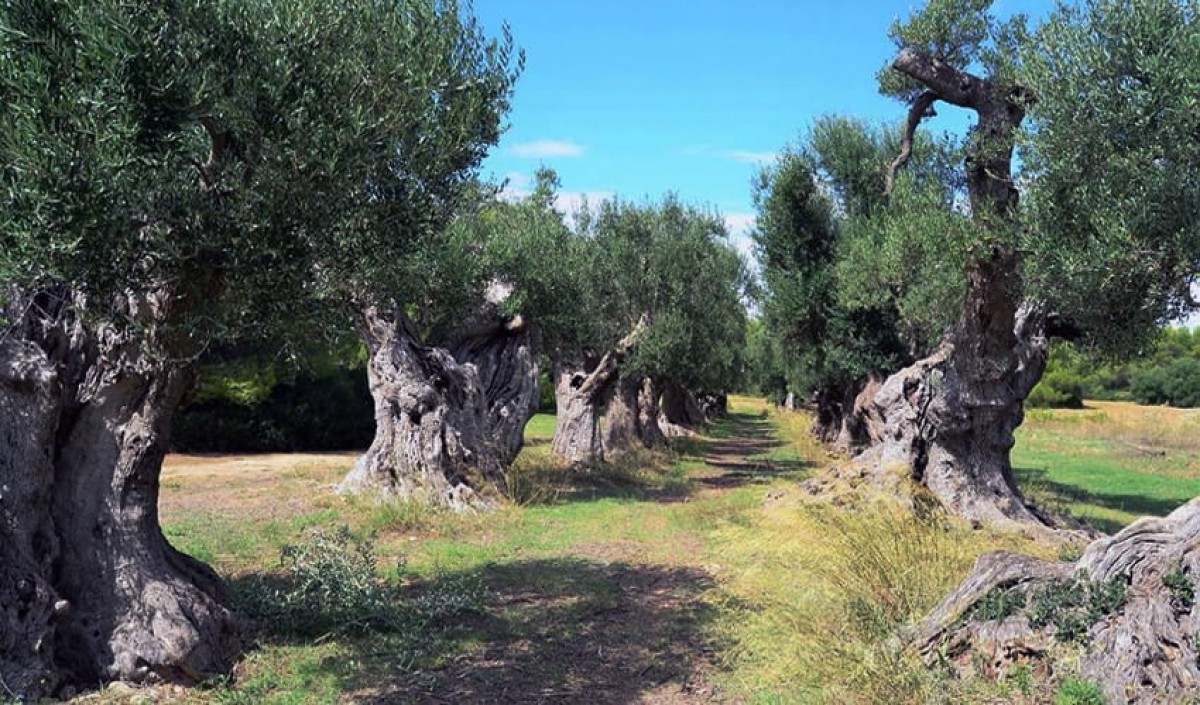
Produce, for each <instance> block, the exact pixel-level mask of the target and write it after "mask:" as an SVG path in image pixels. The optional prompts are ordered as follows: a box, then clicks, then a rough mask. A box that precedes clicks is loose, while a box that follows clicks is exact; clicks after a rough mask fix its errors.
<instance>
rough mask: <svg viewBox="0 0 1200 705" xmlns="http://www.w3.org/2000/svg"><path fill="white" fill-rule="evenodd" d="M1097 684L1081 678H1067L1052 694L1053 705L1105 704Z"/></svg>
mask: <svg viewBox="0 0 1200 705" xmlns="http://www.w3.org/2000/svg"><path fill="white" fill-rule="evenodd" d="M1107 704H1108V699H1107V698H1105V697H1104V691H1103V690H1101V689H1100V686H1099V685H1096V684H1095V683H1093V682H1091V681H1089V680H1085V679H1083V678H1068V679H1067V680H1065V681H1063V683H1062V685H1060V686H1059V687H1058V692H1056V693H1055V694H1054V705H1107Z"/></svg>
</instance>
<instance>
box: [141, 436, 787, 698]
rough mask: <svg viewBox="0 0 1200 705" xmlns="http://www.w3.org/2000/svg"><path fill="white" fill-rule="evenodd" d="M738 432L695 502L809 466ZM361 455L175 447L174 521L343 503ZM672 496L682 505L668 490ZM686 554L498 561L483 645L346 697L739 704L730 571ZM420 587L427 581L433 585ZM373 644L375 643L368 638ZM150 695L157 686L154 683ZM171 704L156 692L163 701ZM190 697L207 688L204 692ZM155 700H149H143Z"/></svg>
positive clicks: (374, 679) (584, 548) (354, 688)
mask: <svg viewBox="0 0 1200 705" xmlns="http://www.w3.org/2000/svg"><path fill="white" fill-rule="evenodd" d="M724 428H725V429H726V430H728V431H729V432H730V434H729V437H726V438H716V439H713V438H700V439H698V440H696V441H693V442H699V443H701V444H703V445H702V457H703V458H704V461H705V466H704V467H703V468H698V469H697V470H695V472H694V474H693V478H694V479H695V480H696V482H697V484H696V486H695V490H694V491H693V492H691V493H690V498H691V499H692V500H697V499H700V498H702V497H711V496H712V495H714V494H722V493H725V492H729V491H731V490H732V489H733V488H736V487H739V486H742V485H745V484H747V483H755V482H766V481H768V478H769V477H771V476H777V475H779V474H781V473H786V472H791V471H795V470H796V469H798V467H800V466H802V465H803V464H802V463H797V462H794V461H793V462H788V461H770V460H764V459H761V458H758V457H756V456H762V455H764V454H767V453H769V452H770V451H771V450H772V449H774V448H776V447H778V446H779V445H780V443H779V441H777V440H776V439H775V437H774V429H773V427H772V425H771V424H770V422H769V421H767V420H766V418H765V417H762V416H760V415H758V414H735V415H733V416H732V417H731V420H730V422H729V423H727V424H725V426H724ZM355 456H356V454H355V453H322V454H264V455H251V456H215V455H172V456H170V457H169V458H168V459H167V462H166V465H165V468H164V472H163V476H162V478H163V488H164V489H163V493H162V500H161V509H162V513H163V516H164V519H166V520H167V521H169V517H171V516H173V515H174V516H179V515H181V514H186V513H188V512H190V511H209V512H213V511H217V512H221V513H228V514H230V515H232V516H237V515H240V516H246V515H247V513H252V514H253V515H254V516H260V517H262V516H276V515H277V516H287V515H295V514H297V513H302V512H311V511H314V510H317V509H320V508H322V507H325V506H330V503H331V499H330V497H331V489H332V488H333V486H334V485H335V484H336V483H337V482H338V480H339V479H340V478H341V477H342V476H343V475H344V473H345V472H346V470H347V468H348V467H349V466H350V465H351V464H352V463H353V461H354V458H355ZM664 501H668V502H670V501H677V499H676V500H671V499H664ZM673 541H674V544H673V545H674V546H676V549H675V550H676V551H677V553H678V556H677V558H673V559H671V560H667V561H658V562H650V561H648V560H647V555H646V554H647V551H646V547H645V546H644V545H641V544H639V542H637V541H629V540H616V539H614V540H612V541H604V540H603V539H598V540H597V541H595V542H591V543H585V544H582V545H579V546H577V547H576V548H575V551H574V553H573V555H571V556H569V557H555V558H540V559H529V560H518V561H516V562H505V563H503V564H489V565H488V566H485V567H484V568H483V569H482V570H481V571H480V572H479V574H478V576H477V577H478V578H480V579H481V580H482V582H483V583H484V584H485V586H486V587H487V589H488V590H489V592H490V593H491V594H492V595H493V598H492V599H490V600H489V610H488V615H487V616H483V617H478V618H476V623H473V624H467V625H463V628H464V629H466V630H468V631H470V632H473V633H475V634H477V635H481V636H482V638H480V639H478V641H477V645H476V646H474V647H472V648H468V649H466V650H465V651H462V652H459V653H458V654H457V655H456V656H453V657H451V658H448V659H447V660H446V661H444V662H442V663H440V664H438V666H437V667H435V668H432V669H424V670H421V671H418V672H416V673H402V672H388V671H387V670H385V669H386V667H387V664H388V662H387V659H382V660H380V659H370V658H367V659H365V661H366V662H371V661H374V662H375V664H376V665H375V666H370V665H368V664H367V663H364V664H363V665H364V670H363V672H362V673H360V674H358V675H357V676H356V677H354V678H353V679H352V680H351V682H349V683H347V690H348V692H347V693H346V695H345V698H344V701H345V702H352V703H376V704H385V703H430V704H433V705H437V704H443V703H446V704H448V703H454V704H456V705H457V704H463V705H467V704H476V703H478V704H485V703H486V704H498V705H499V704H509V703H512V704H514V705H515V704H517V703H521V704H536V703H594V704H596V705H625V704H630V705H632V704H634V703H654V704H662V705H700V704H707V703H730V702H739V701H738V700H736V699H733V698H731V697H730V696H729V695H728V694H726V693H723V692H722V691H721V689H720V688H719V687H718V686H716V685H715V684H714V683H713V679H712V677H711V676H712V675H713V674H714V672H715V671H716V670H717V669H719V668H720V664H719V662H718V659H717V657H716V651H717V645H715V644H714V643H712V637H711V634H710V632H709V630H707V629H706V624H707V623H708V621H709V620H710V619H711V618H712V616H713V614H714V610H715V607H714V605H713V604H712V600H711V595H712V591H713V589H714V588H715V586H716V577H715V576H714V575H713V574H712V573H711V572H710V571H709V570H708V569H707V568H706V567H705V566H703V565H698V563H699V560H698V559H699V558H700V556H702V553H703V548H704V545H705V542H704V537H703V534H702V533H701V532H700V531H696V532H695V533H694V535H693V534H692V533H686V534H685V535H683V536H680V537H677V538H676V539H673ZM419 588H420V586H416V589H419ZM360 646H362V647H363V648H364V649H368V648H371V647H370V645H366V644H364V645H360ZM140 693H141V697H143V698H144V697H145V696H146V695H150V694H149V693H146V692H145V691H140ZM158 695H165V696H166V697H165V698H163V700H158V699H157V698H156V697H155V696H154V695H151V698H150V701H155V702H166V701H173V700H174V697H172V695H170V694H167V693H161V694H158ZM189 695H190V697H189V698H188V700H189V701H191V702H195V700H193V698H195V697H196V695H197V693H194V692H193V693H190V694H189ZM143 701H145V700H143Z"/></svg>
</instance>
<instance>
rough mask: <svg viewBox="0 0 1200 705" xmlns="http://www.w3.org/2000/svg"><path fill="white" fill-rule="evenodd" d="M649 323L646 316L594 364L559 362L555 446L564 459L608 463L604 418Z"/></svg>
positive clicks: (555, 372) (579, 462)
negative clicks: (628, 359)
mask: <svg viewBox="0 0 1200 705" xmlns="http://www.w3.org/2000/svg"><path fill="white" fill-rule="evenodd" d="M648 325H649V321H648V319H647V318H646V317H645V316H642V317H641V318H640V319H639V320H638V322H637V324H636V325H634V327H633V329H632V330H631V331H630V332H629V334H628V335H626V336H625V337H624V338H622V339H621V340H620V341H618V342H617V344H616V345H614V346H613V348H612V349H611V350H609V351H608V352H606V353H605V354H604V355H603V356H601V357H600V358H599V359H597V360H596V361H595V363H594V364H591V365H588V364H587V363H586V362H583V363H581V362H574V361H569V360H565V359H561V358H560V359H558V360H556V361H555V363H554V394H555V400H556V402H557V407H558V416H557V419H556V423H555V427H554V440H553V441H552V442H551V448H552V449H553V450H554V453H555V454H556V455H558V456H559V457H560V458H563V459H564V460H567V461H568V462H570V463H573V464H590V463H602V462H604V460H605V451H606V445H605V443H604V438H603V435H602V432H601V424H600V419H601V416H602V415H603V414H605V413H606V409H607V407H608V406H609V405H610V404H611V401H612V398H613V395H614V393H615V383H616V381H617V378H618V376H619V374H620V368H621V363H622V361H624V359H625V356H626V355H627V354H628V353H629V350H630V349H631V348H632V347H633V346H634V345H635V344H637V341H638V339H639V338H641V336H642V334H643V333H644V332H645V330H646V327H647V326H648Z"/></svg>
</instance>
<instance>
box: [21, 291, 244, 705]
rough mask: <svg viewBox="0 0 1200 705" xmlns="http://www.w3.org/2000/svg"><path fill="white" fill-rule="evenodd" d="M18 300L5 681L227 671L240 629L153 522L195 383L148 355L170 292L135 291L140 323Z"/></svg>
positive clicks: (219, 586)
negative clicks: (181, 410)
mask: <svg viewBox="0 0 1200 705" xmlns="http://www.w3.org/2000/svg"><path fill="white" fill-rule="evenodd" d="M14 299H15V300H10V302H9V303H10V305H12V306H13V309H12V310H13V315H11V316H10V320H12V321H15V322H16V325H15V327H14V328H13V329H12V330H10V331H9V333H8V336H7V339H6V340H5V342H4V344H3V346H0V352H2V354H3V356H4V362H3V364H0V436H2V437H3V438H4V439H5V441H7V442H6V443H5V446H4V448H3V450H0V488H2V489H0V492H2V493H3V497H2V498H0V513H2V515H3V520H4V521H3V529H2V531H3V532H4V533H5V534H6V535H5V536H4V539H5V540H4V542H3V546H4V548H3V549H0V552H3V553H4V556H5V559H6V560H4V562H3V563H2V564H0V586H4V587H0V594H4V600H3V612H4V616H5V619H6V621H7V624H6V629H5V631H4V634H3V635H2V636H0V643H3V644H4V646H5V647H6V648H5V649H4V650H3V652H0V653H2V654H3V655H2V656H0V669H2V671H0V676H2V677H3V679H4V682H5V686H6V687H7V688H8V689H10V690H13V691H14V692H17V691H20V693H21V694H22V695H23V696H25V697H28V698H30V699H33V698H36V697H39V696H42V695H46V694H48V693H53V692H54V691H56V690H59V689H61V688H73V687H75V686H80V685H82V686H92V685H95V684H97V683H103V682H107V681H110V680H125V681H133V682H158V681H170V682H178V683H195V682H197V681H199V680H201V679H204V678H207V677H211V676H214V675H217V674H221V673H227V672H228V671H229V669H230V667H231V665H232V658H233V657H234V656H235V655H236V653H237V651H238V648H239V646H240V640H239V635H238V631H237V629H236V626H235V624H234V620H233V617H232V614H231V612H230V610H229V608H228V595H227V593H226V590H225V587H224V584H223V583H222V582H221V580H220V578H218V577H217V575H216V573H214V572H213V571H212V570H211V569H210V568H208V567H207V566H205V565H204V564H202V563H200V562H199V561H196V560H194V559H192V558H190V557H188V556H186V555H184V554H182V553H179V552H178V551H176V550H175V549H173V548H172V547H171V546H170V544H169V543H168V542H167V540H166V539H165V538H164V536H163V534H162V531H161V529H160V527H159V523H158V487H159V485H158V481H159V473H160V472H161V468H162V460H163V457H164V455H165V453H166V449H167V444H168V435H169V431H170V423H171V419H172V417H173V415H174V413H175V411H176V409H177V408H178V407H179V405H180V402H181V401H182V399H183V396H184V394H185V392H186V391H187V389H188V388H189V386H190V385H191V383H192V380H193V376H192V374H191V372H190V371H189V370H186V369H181V368H179V367H177V366H173V365H171V364H169V363H166V362H160V361H158V360H155V359H153V358H151V356H150V355H149V354H148V353H147V349H148V345H149V339H151V338H153V337H154V336H155V335H156V333H155V330H154V326H155V325H156V324H158V323H160V322H161V321H162V320H165V316H166V311H165V308H166V306H165V304H164V303H163V302H164V301H166V299H162V300H155V299H154V298H153V297H139V298H133V297H131V298H130V301H129V307H128V314H129V316H130V317H131V318H132V319H133V320H136V321H140V322H142V323H143V324H144V325H145V326H146V328H145V329H144V330H143V331H141V332H140V333H138V334H136V335H135V334H132V333H129V332H127V331H118V330H116V329H112V328H101V329H98V330H94V329H90V328H88V327H85V326H84V325H83V324H82V323H81V322H79V321H78V320H76V319H75V317H74V313H73V311H72V310H71V306H70V304H69V303H68V302H65V301H63V300H62V299H54V298H52V297H49V296H39V297H36V298H29V297H20V296H17V297H14ZM17 306H20V307H21V308H20V309H17V308H16V307H17ZM8 592H11V593H12V594H11V597H12V598H15V599H11V600H10V595H9V594H7V593H8ZM60 692H61V691H60Z"/></svg>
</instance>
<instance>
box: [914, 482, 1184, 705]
mask: <svg viewBox="0 0 1200 705" xmlns="http://www.w3.org/2000/svg"><path fill="white" fill-rule="evenodd" d="M1198 579H1200V500H1192V501H1191V502H1190V503H1188V504H1186V505H1184V506H1182V507H1180V508H1179V509H1176V510H1175V511H1174V512H1172V513H1171V514H1170V515H1169V516H1167V517H1165V518H1157V517H1151V518H1143V519H1140V520H1138V521H1136V522H1134V523H1133V524H1130V525H1129V526H1127V527H1126V528H1125V529H1123V530H1122V531H1121V532H1119V533H1118V534H1116V535H1115V536H1112V537H1105V538H1102V539H1099V540H1097V541H1095V542H1093V543H1092V544H1091V545H1089V546H1088V547H1087V549H1086V550H1085V551H1084V553H1083V556H1082V557H1081V558H1080V559H1079V560H1078V561H1077V562H1075V563H1051V562H1047V561H1041V560H1037V559H1034V558H1030V557H1027V556H1019V555H1014V554H1009V553H993V554H988V555H985V556H983V557H982V558H980V559H979V561H978V562H977V563H976V565H975V569H974V570H973V571H972V573H971V575H970V576H968V577H967V578H966V580H964V581H963V582H962V584H961V585H959V587H958V588H957V589H956V590H955V591H954V592H953V593H952V594H951V595H950V596H948V597H947V598H946V599H945V600H944V601H943V602H942V604H941V605H939V606H938V607H937V608H936V609H935V610H934V611H933V612H932V613H930V615H929V616H928V617H927V618H926V619H925V620H924V621H923V622H922V624H921V625H920V626H919V627H918V629H917V631H916V633H915V635H914V638H913V643H914V645H915V646H916V648H917V649H918V651H919V652H920V653H921V654H922V655H923V656H924V657H925V658H926V659H927V660H928V661H930V662H933V661H943V660H949V662H950V663H951V664H952V665H954V666H956V667H957V668H958V669H960V670H968V669H971V668H977V667H981V668H982V669H983V670H984V673H983V674H982V675H985V676H989V677H1000V676H1002V675H1003V674H1004V673H1006V672H1007V671H1008V670H1009V668H1011V667H1012V666H1013V665H1016V664H1018V663H1027V662H1038V661H1041V662H1045V663H1046V664H1047V665H1048V666H1049V667H1050V669H1051V670H1052V671H1053V670H1055V669H1057V667H1058V666H1059V664H1057V663H1054V662H1053V659H1054V657H1055V655H1056V654H1060V653H1062V651H1061V650H1058V649H1054V648H1052V647H1053V645H1054V644H1055V642H1056V641H1057V642H1063V641H1074V642H1075V643H1076V644H1077V645H1078V646H1079V647H1080V648H1081V649H1082V655H1081V656H1080V657H1079V658H1078V659H1075V658H1071V659H1070V662H1068V663H1065V664H1062V665H1063V666H1065V667H1066V670H1067V672H1068V673H1069V672H1070V669H1071V668H1072V667H1073V666H1074V665H1075V663H1077V664H1078V668H1079V670H1080V672H1081V674H1082V675H1083V676H1084V677H1085V678H1087V679H1089V680H1092V681H1094V682H1096V683H1098V684H1100V685H1101V687H1102V688H1103V690H1104V692H1105V695H1106V696H1107V697H1108V701H1109V702H1112V703H1160V702H1183V701H1185V700H1186V698H1187V697H1188V696H1194V695H1195V694H1196V693H1197V692H1198V691H1200V666H1198V661H1197V659H1198V658H1200V642H1198V641H1197V639H1196V634H1197V633H1198V632H1200V603H1198V602H1197V599H1196V598H1197V596H1198V595H1200V585H1198V583H1197V580H1198ZM1071 588H1075V590H1076V591H1075V592H1074V593H1071V592H1070V590H1071ZM1072 595H1073V596H1072ZM1104 595H1107V596H1108V597H1109V599H1107V600H1098V599H1096V596H1104ZM1114 596H1115V597H1114ZM985 602H986V603H989V609H988V610H984V609H982V608H981V607H980V605H981V604H983V603H985ZM1000 604H1007V605H1009V607H1008V608H1007V609H998V608H997V605H1000ZM1048 607H1054V609H1049V608H1048Z"/></svg>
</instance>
